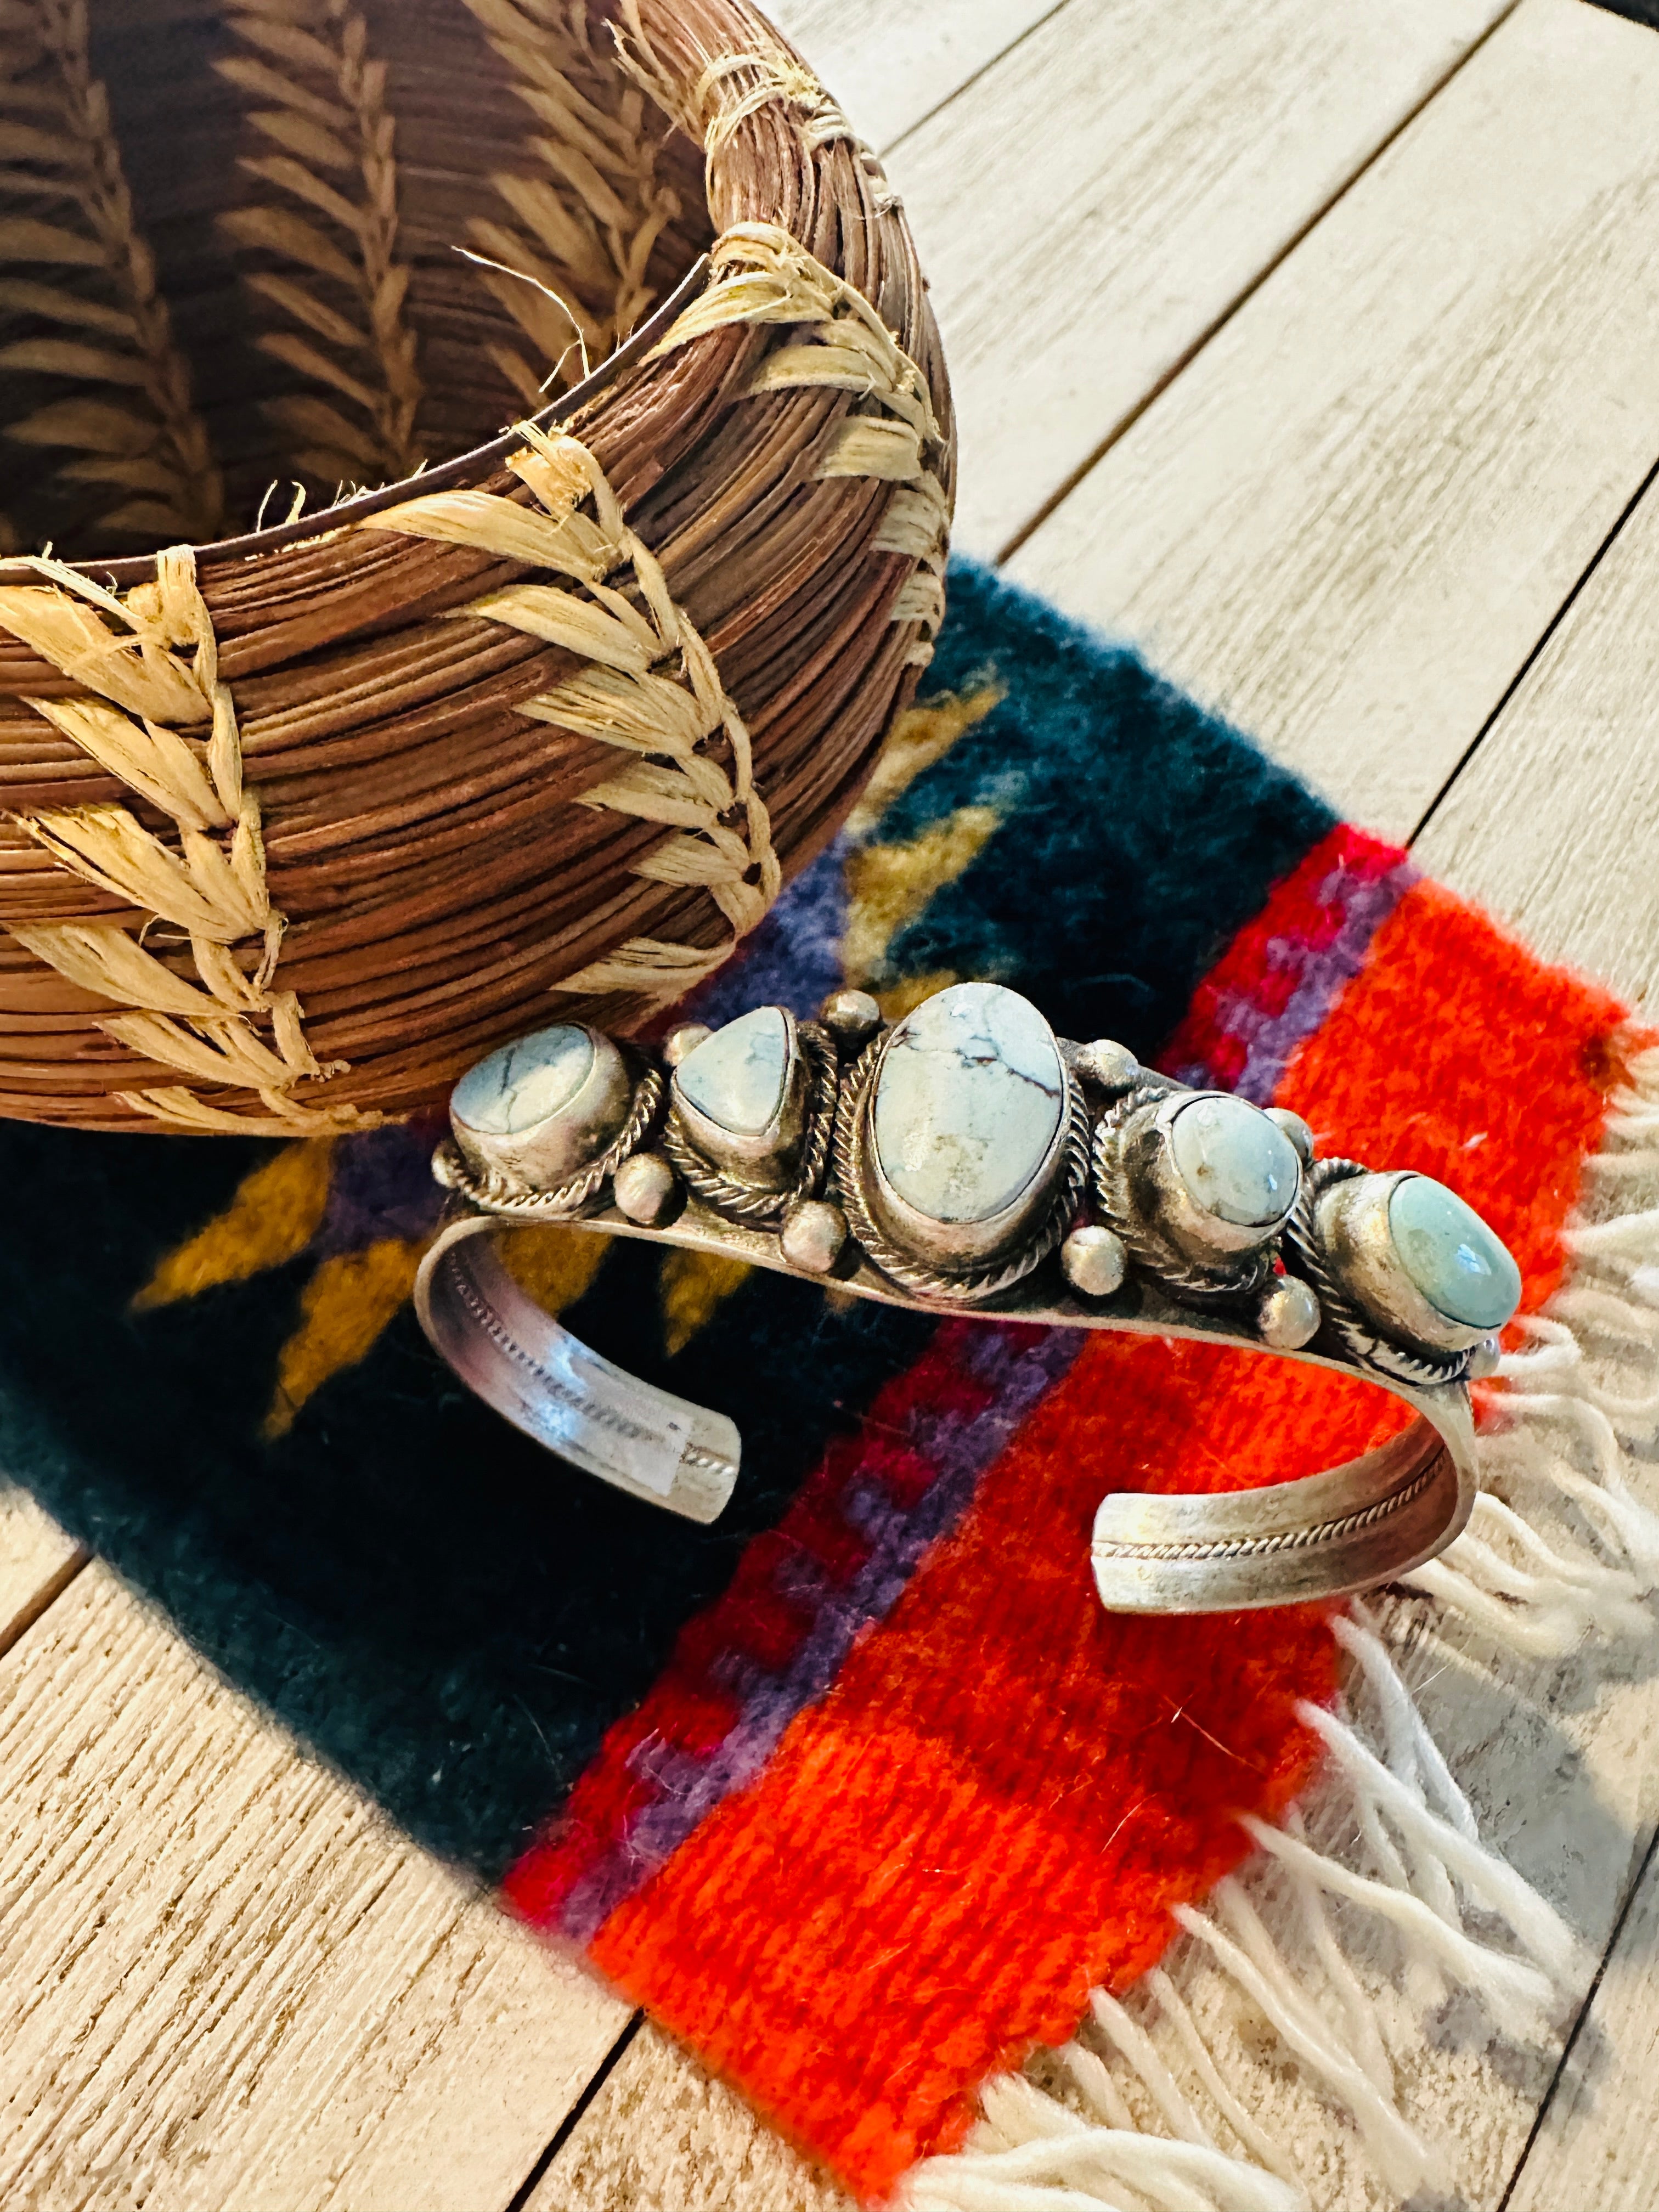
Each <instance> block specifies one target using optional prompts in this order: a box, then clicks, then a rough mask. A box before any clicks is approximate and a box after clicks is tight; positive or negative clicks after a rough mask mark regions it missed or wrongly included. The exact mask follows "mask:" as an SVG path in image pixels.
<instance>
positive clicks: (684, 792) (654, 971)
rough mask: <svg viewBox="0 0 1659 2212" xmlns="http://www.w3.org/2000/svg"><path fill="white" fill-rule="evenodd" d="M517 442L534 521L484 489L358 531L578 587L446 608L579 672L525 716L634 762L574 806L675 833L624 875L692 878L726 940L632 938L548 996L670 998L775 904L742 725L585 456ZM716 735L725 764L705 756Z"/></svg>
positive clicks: (534, 437)
mask: <svg viewBox="0 0 1659 2212" xmlns="http://www.w3.org/2000/svg"><path fill="white" fill-rule="evenodd" d="M519 433H520V436H521V437H522V438H523V439H524V441H525V443H524V446H523V447H522V448H521V449H520V451H519V452H518V453H515V454H513V456H512V457H511V459H509V461H508V464H507V465H508V466H509V467H510V468H512V469H513V470H514V471H516V473H517V474H518V475H519V476H520V477H521V478H522V479H523V480H524V482H525V483H526V485H527V486H528V487H529V489H530V490H531V491H532V493H533V494H534V495H535V497H536V499H537V500H538V501H539V503H540V507H541V509H542V512H540V513H538V512H537V510H536V509H535V508H533V507H520V506H519V505H518V504H517V503H516V502H515V501H513V500H510V499H503V498H501V497H498V496H497V495H495V494H493V493H489V492H483V491H455V492H434V493H430V494H428V495H426V496H425V497H424V498H421V499H416V500H410V501H407V502H406V503H405V504H404V505H403V506H401V507H393V508H392V510H391V511H390V512H389V513H385V514H377V515H375V516H374V518H373V519H372V521H369V522H366V523H364V524H362V528H365V529H370V528H372V529H375V530H399V531H404V532H408V533H409V534H410V536H412V537H416V538H438V539H441V540H443V541H444V542H446V543H447V544H455V545H468V546H473V547H476V548H477V549H479V550H483V551H486V552H490V553H495V554H497V555H500V556H502V557H504V558H506V559H508V560H513V561H518V562H523V563H525V564H526V566H532V567H537V568H547V569H551V570H552V571H553V572H554V573H555V574H559V575H563V576H567V577H569V578H570V579H571V580H573V581H574V582H575V583H576V584H578V585H580V586H581V590H580V592H571V591H565V590H562V589H561V588H560V587H559V586H556V585H553V584H542V583H531V584H513V585H509V586H507V589H506V590H504V591H500V592H490V593H489V594H488V595H487V596H486V597H485V598H483V599H475V600H473V601H471V604H470V605H466V606H465V607H457V608H455V609H453V616H454V617H474V618H481V619H483V620H484V621H488V622H498V623H506V624H507V626H508V627H509V628H510V629H519V630H522V631H524V632H525V633H526V635H529V636H532V637H538V638H541V639H544V641H546V642H547V643H548V644H550V645H557V646H562V647H564V649H565V650H566V651H567V652H568V653H574V654H576V655H577V656H578V658H579V659H581V660H583V661H585V662H586V663H587V664H588V665H587V666H586V667H585V668H584V669H582V670H581V671H580V673H579V674H577V675H574V676H572V677H570V678H567V679H566V681H565V682H563V683H562V684H556V685H555V686H554V688H553V689H552V690H550V691H544V692H540V693H538V695H537V696H535V697H534V698H532V699H528V700H526V701H525V702H523V703H522V705H521V706H520V710H519V711H520V713H521V714H528V715H530V716H532V718H533V719H534V720H538V721H543V722H553V723H556V724H557V725H558V726H559V727H560V728H561V729H566V730H572V731H574V732H577V733H578V734H579V735H580V736H583V737H590V738H597V739H598V740H599V742H600V743H601V744H607V745H614V746H615V747H617V750H619V751H621V752H624V753H629V754H631V755H633V756H634V758H633V760H632V762H631V763H630V764H629V766H628V767H627V768H625V769H623V770H622V771H621V772H620V773H619V774H618V775H614V776H610V777H607V778H606V779H605V781H604V782H602V783H599V784H595V785H593V786H592V787H590V788H589V789H588V790H586V791H585V792H584V793H582V794H581V798H580V801H579V804H580V805H584V806H592V807H602V808H606V809H609V810H610V811H613V812H616V813H620V814H630V815H634V816H635V817H638V818H639V819H641V820H642V821H647V822H659V823H663V824H665V826H668V827H671V829H672V830H673V832H674V834H673V835H672V836H669V837H667V838H665V840H664V841H663V842H662V843H661V844H659V845H658V846H656V847H655V848H653V850H652V851H651V852H650V853H648V854H647V855H646V856H645V858H644V859H643V860H638V861H636V862H635V864H634V869H633V872H634V873H635V875H638V876H643V877H646V878H650V879H651V880H653V881H654V882H657V883H665V884H700V885H702V888H703V889H704V890H707V891H708V896H710V898H711V899H712V900H713V901H714V904H715V905H716V906H717V907H718V908H720V913H721V915H722V916H723V917H724V918H725V920H726V923H727V924H728V926H729V927H730V930H731V937H730V939H728V941H727V942H726V944H724V945H718V946H716V947H715V948H714V951H706V950H703V949H702V948H700V947H696V946H690V945H672V944H665V943H662V942H660V941H659V940H657V939H653V938H632V939H629V940H628V942H627V943H625V944H623V945H618V946H617V948H616V950H615V951H612V952H611V953H609V954H607V955H606V956H605V958H603V959H601V960H598V961H595V962H592V963H590V964H589V965H588V966H587V967H585V968H583V969H580V971H579V972H578V973H577V974H575V975H567V976H565V977H563V978H562V980H561V981H559V982H558V983H557V984H556V985H554V986H553V988H555V989H556V990H561V991H583V992H597V991H634V992H644V993H647V994H651V995H653V996H654V997H659V998H662V999H665V1000H666V999H673V998H678V996H680V995H681V994H682V993H684V991H685V990H687V989H689V988H690V986H691V985H692V984H693V983H694V982H696V981H698V980H699V979H700V978H701V977H702V976H703V975H708V974H711V973H712V972H713V970H714V969H716V968H717V967H719V966H720V963H721V962H722V961H723V960H725V959H726V958H727V957H729V956H730V954H731V952H732V947H733V946H734V945H736V944H737V943H738V939H741V938H743V937H744V936H746V935H747V934H748V933H749V932H750V930H751V929H752V928H753V927H755V925H756V923H757V922H758V921H760V919H761V917H762V916H763V915H764V914H765V912H766V910H767V908H769V906H770V905H771V903H772V901H773V900H774V899H775V897H776V896H777V895H778V890H779V886H780V884H781V870H780V866H779V863H778V857H777V854H776V853H775V851H774V849H773V846H772V825H771V820H770V817H769V815H768V813H767V811H766V805H765V802H764V801H763V799H762V798H761V795H760V793H759V792H758V791H757V789H756V788H755V780H754V757H753V751H752V748H751V746H750V739H749V732H748V731H747V729H746V728H745V727H744V721H743V717H742V716H741V715H740V714H738V709H737V707H736V705H735V703H734V702H733V701H732V697H731V696H730V694H729V693H728V692H727V691H726V689H725V687H724V686H723V685H722V684H721V683H720V672H719V671H718V670H717V668H716V667H715V665H714V655H713V654H712V653H710V652H709V650H708V647H707V645H706V644H705V643H704V642H703V641H702V638H701V637H700V636H699V635H698V634H697V632H696V629H694V628H693V626H692V624H691V623H690V620H689V619H688V618H687V617H686V615H685V614H684V611H683V610H682V609H680V608H679V607H678V606H676V605H675V604H674V601H673V600H672V599H671V597H670V595H669V591H668V584H667V580H666V579H665V576H664V574H663V572H662V568H661V564H660V563H659V562H658V560H657V557H656V556H655V555H654V554H653V552H652V551H651V550H650V548H649V547H648V546H647V545H646V544H645V543H644V542H643V540H642V539H641V538H639V537H637V536H636V535H635V532H633V531H631V530H630V529H629V526H628V524H627V522H626V520H625V519H624V517H623V511H622V507H621V504H620V502H619V501H618V500H617V495H616V493H615V492H614V491H613V490H612V489H611V484H610V482H609V480H608V479H607V477H606V476H605V471H604V470H603V469H602V468H601V467H600V466H599V463H598V461H597V460H596V459H594V457H593V455H592V453H589V451H588V449H587V447H586V446H584V445H583V444H582V443H581V441H580V439H576V438H573V437H570V436H568V435H565V434H563V433H555V434H553V435H549V434H548V433H547V432H545V431H544V430H540V429H538V428H537V427H536V426H535V424H533V423H531V422H524V423H520V426H519ZM590 505H591V507H592V513H591V514H590V513H587V512H586V509H587V507H589V506H590ZM623 569H631V570H632V572H633V579H634V583H635V588H636V592H637V597H635V596H632V595H630V594H629V593H628V592H625V591H623V590H620V589H618V588H617V586H614V585H613V584H611V583H610V582H608V581H607V579H608V578H610V577H611V576H614V575H616V574H617V573H618V572H619V571H620V570H623ZM721 738H724V740H725V743H726V747H727V748H728V749H729V751H730V755H731V766H730V768H729V769H727V768H726V767H725V766H724V765H722V763H721V762H720V760H719V759H718V758H717V757H714V755H713V754H712V753H711V752H710V751H709V750H708V747H709V745H710V744H711V743H713V742H716V741H718V740H720V739H721Z"/></svg>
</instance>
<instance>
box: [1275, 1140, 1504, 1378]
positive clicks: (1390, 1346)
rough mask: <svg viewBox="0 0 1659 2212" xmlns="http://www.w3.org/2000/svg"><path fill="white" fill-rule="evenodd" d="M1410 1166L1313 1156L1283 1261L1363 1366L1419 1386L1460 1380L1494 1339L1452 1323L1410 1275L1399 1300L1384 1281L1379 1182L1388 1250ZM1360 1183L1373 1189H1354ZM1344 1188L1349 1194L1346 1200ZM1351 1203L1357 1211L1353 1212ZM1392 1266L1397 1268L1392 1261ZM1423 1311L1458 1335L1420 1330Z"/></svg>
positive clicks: (1430, 1323)
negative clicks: (1455, 1339)
mask: <svg viewBox="0 0 1659 2212" xmlns="http://www.w3.org/2000/svg"><path fill="white" fill-rule="evenodd" d="M1409 1172H1411V1170H1395V1171H1394V1172H1383V1173H1378V1172H1376V1171H1375V1170H1371V1169H1370V1168H1367V1167H1364V1166H1362V1165H1361V1164H1360V1163H1359V1162H1358V1160H1344V1159H1336V1158H1328V1159H1322V1160H1316V1161H1315V1162H1314V1164H1313V1165H1312V1166H1311V1167H1310V1169H1309V1170H1308V1171H1307V1173H1306V1174H1305V1175H1304V1177H1303V1181H1302V1196H1301V1198H1300V1200H1298V1202H1297V1209H1296V1212H1295V1213H1294V1214H1293V1215H1292V1217H1291V1224H1290V1226H1289V1228H1288V1230H1287V1231H1285V1259H1286V1261H1287V1263H1288V1265H1289V1266H1290V1267H1291V1269H1292V1270H1293V1272H1294V1273H1297V1274H1298V1275H1300V1276H1301V1277H1302V1278H1303V1279H1304V1281H1305V1282H1306V1283H1307V1284H1308V1285H1309V1286H1310V1289H1311V1290H1312V1291H1314V1293H1315V1294H1316V1297H1318V1300H1319V1304H1320V1307H1321V1309H1322V1311H1323V1314H1324V1316H1325V1324H1326V1328H1327V1329H1328V1331H1329V1333H1330V1334H1331V1335H1333V1336H1334V1338H1335V1339H1336V1340H1337V1341H1338V1342H1339V1343H1340V1345H1341V1346H1343V1348H1344V1350H1345V1351H1346V1352H1348V1353H1349V1355H1350V1356H1351V1357H1352V1358H1355V1359H1357V1360H1358V1361H1359V1362H1360V1364H1362V1365H1364V1366H1366V1367H1370V1368H1372V1369H1374V1370H1376V1372H1377V1373H1379V1374H1383V1375H1386V1376H1389V1378H1390V1379H1391V1380H1396V1381H1400V1382H1404V1383H1413V1384H1415V1385H1418V1386H1419V1387H1420V1386H1422V1385H1425V1384H1432V1383H1458V1382H1463V1381H1465V1380H1467V1378H1468V1373H1469V1370H1470V1366H1471V1364H1473V1362H1474V1359H1475V1358H1476V1357H1477V1356H1478V1354H1479V1353H1480V1351H1481V1349H1482V1347H1484V1346H1486V1345H1488V1344H1489V1343H1490V1342H1491V1341H1492V1340H1491V1338H1490V1337H1489V1335H1488V1334H1487V1333H1486V1331H1485V1330H1480V1329H1476V1330H1473V1331H1471V1330H1462V1329H1457V1327H1456V1324H1455V1322H1448V1321H1447V1320H1446V1318H1445V1316H1443V1314H1439V1313H1437V1312H1436V1310H1435V1309H1434V1308H1433V1307H1432V1306H1431V1305H1430V1304H1429V1302H1428V1300H1427V1299H1426V1298H1425V1297H1424V1296H1423V1294H1422V1292H1421V1291H1419V1290H1418V1288H1417V1285H1415V1284H1414V1283H1412V1282H1410V1281H1409V1279H1407V1285H1406V1287H1407V1289H1408V1290H1409V1291H1410V1292H1411V1294H1412V1295H1411V1297H1410V1298H1404V1297H1401V1298H1396V1297H1395V1296H1394V1295H1393V1292H1392V1291H1391V1290H1390V1288H1389V1284H1388V1277H1389V1274H1390V1273H1391V1272H1392V1269H1391V1268H1390V1267H1389V1266H1387V1265H1383V1264H1381V1255H1380V1254H1379V1252H1378V1251H1377V1249H1376V1221H1377V1213H1376V1201H1377V1196H1378V1191H1377V1188H1376V1187H1378V1186H1380V1188H1381V1198H1382V1208H1381V1221H1382V1230H1383V1235H1385V1236H1389V1248H1390V1255H1391V1256H1392V1246H1393V1238H1392V1236H1391V1235H1389V1227H1388V1200H1389V1196H1390V1195H1391V1194H1392V1192H1393V1189H1394V1186H1395V1183H1397V1182H1399V1181H1400V1180H1401V1175H1402V1174H1406V1173H1409ZM1364 1184H1370V1185H1371V1186H1373V1188H1371V1189H1370V1190H1364V1189H1362V1188H1358V1186H1361V1185H1364ZM1345 1191H1352V1192H1353V1193H1354V1195H1353V1197H1352V1198H1350V1199H1348V1200H1346V1202H1343V1200H1342V1194H1343V1193H1344V1192H1345ZM1350 1208H1354V1209H1356V1210H1355V1211H1354V1212H1353V1213H1352V1214H1351V1213H1350ZM1392 1265H1393V1267H1395V1268H1397V1267H1398V1261H1397V1260H1395V1261H1393V1263H1392ZM1401 1272H1402V1273H1403V1271H1401ZM1425 1317H1427V1322H1428V1327H1430V1328H1432V1327H1433V1326H1434V1325H1435V1324H1438V1326H1439V1328H1441V1329H1443V1330H1455V1331H1456V1334H1458V1336H1459V1337H1460V1338H1461V1340H1462V1341H1461V1342H1459V1343H1456V1344H1449V1343H1447V1342H1446V1341H1445V1340H1444V1339H1443V1338H1442V1339H1441V1340H1440V1341H1438V1342H1437V1341H1436V1340H1435V1338H1434V1337H1433V1336H1432V1335H1430V1334H1427V1332H1426V1329H1425V1328H1424V1322H1425Z"/></svg>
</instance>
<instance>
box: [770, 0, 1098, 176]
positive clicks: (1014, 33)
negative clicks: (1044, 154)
mask: <svg viewBox="0 0 1659 2212" xmlns="http://www.w3.org/2000/svg"><path fill="white" fill-rule="evenodd" d="M1058 3H1059V0H949V4H948V5H941V4H940V0H775V4H773V5H771V6H770V7H769V9H768V10H767V12H768V14H769V15H770V16H771V18H772V20H773V21H774V22H775V24H776V25H777V27H778V28H779V29H780V30H781V32H782V33H784V35H785V37H786V38H788V39H791V40H793V41H794V43H795V45H796V46H799V49H800V51H801V52H802V53H804V54H805V57H806V58H807V60H808V61H809V62H811V64H812V67H813V69H814V70H816V71H817V75H818V76H819V77H820V78H821V79H822V81H823V82H824V83H825V84H826V85H828V86H829V89H830V91H831V92H832V93H834V94H835V96H836V99H837V100H839V101H840V102H841V104H842V108H843V109H844V110H845V112H846V113H847V114H848V116H849V117H850V118H851V119H852V121H853V123H854V125H855V127H856V128H857V130H858V131H860V134H861V136H862V137H864V138H865V139H866V140H867V142H868V143H870V144H871V145H872V146H875V147H877V148H881V149H884V148H886V147H889V146H890V145H891V144H892V143H893V141H894V140H895V139H896V138H898V137H902V135H903V133H904V132H905V131H909V130H912V129H914V127H915V125H916V124H918V123H919V122H920V121H921V118H923V117H924V116H926V115H931V114H932V113H933V112H934V110H935V109H936V108H939V107H942V106H944V104H945V101H946V100H949V99H950V98H951V94H953V93H955V92H956V91H957V90H958V88H960V87H961V86H963V85H964V84H965V83H966V82H968V80H969V77H971V76H976V75H977V74H978V72H979V71H980V70H982V69H983V68H985V66H986V65H987V63H989V62H993V61H994V60H995V59H996V58H997V56H998V55H999V54H1000V53H1002V52H1006V49H1007V48H1008V47H1009V46H1012V45H1013V43H1014V41H1015V40H1017V39H1020V38H1023V37H1024V34H1025V33H1026V32H1028V31H1029V30H1030V28H1031V27H1032V26H1033V24H1035V23H1038V22H1040V21H1042V18H1043V16H1045V15H1048V14H1050V13H1052V11H1053V9H1054V8H1055V6H1056V5H1057V4H1058Z"/></svg>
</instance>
